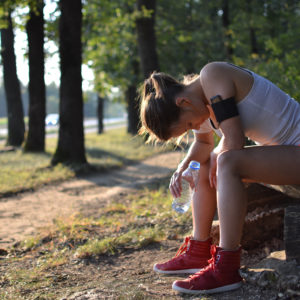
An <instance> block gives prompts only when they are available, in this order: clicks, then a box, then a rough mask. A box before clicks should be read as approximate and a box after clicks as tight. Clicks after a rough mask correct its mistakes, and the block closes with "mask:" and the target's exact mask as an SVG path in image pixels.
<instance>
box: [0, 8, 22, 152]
mask: <svg viewBox="0 0 300 300" xmlns="http://www.w3.org/2000/svg"><path fill="white" fill-rule="evenodd" d="M6 21H7V24H8V27H7V28H5V29H1V45H2V46H1V47H2V49H1V57H2V64H3V79H4V89H5V94H6V103H7V118H8V137H7V145H11V146H17V147H18V146H21V145H22V143H23V141H24V133H25V124H24V112H23V104H22V98H21V90H20V82H19V79H18V76H17V66H16V55H15V51H14V33H13V25H12V19H11V14H10V12H9V13H8V15H7V18H6Z"/></svg>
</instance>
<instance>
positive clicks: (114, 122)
mask: <svg viewBox="0 0 300 300" xmlns="http://www.w3.org/2000/svg"><path fill="white" fill-rule="evenodd" d="M97 126H98V124H97V119H87V120H85V121H84V132H85V133H90V132H96V131H97ZM124 126H126V119H123V118H112V119H104V130H110V129H114V128H121V127H124ZM57 132H58V126H57V125H55V126H53V125H52V126H51V125H50V126H49V125H48V126H46V134H47V137H55V136H56V135H57ZM6 136H7V128H0V143H4V142H5V137H6ZM1 138H2V139H1ZM3 138H4V139H3Z"/></svg>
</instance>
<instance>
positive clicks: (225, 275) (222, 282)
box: [172, 246, 243, 295]
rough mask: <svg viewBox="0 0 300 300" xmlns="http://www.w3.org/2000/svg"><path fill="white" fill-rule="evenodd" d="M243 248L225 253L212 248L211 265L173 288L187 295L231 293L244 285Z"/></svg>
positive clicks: (176, 282)
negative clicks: (241, 267)
mask: <svg viewBox="0 0 300 300" xmlns="http://www.w3.org/2000/svg"><path fill="white" fill-rule="evenodd" d="M240 252H241V248H239V249H238V250H236V251H225V250H222V248H219V247H216V246H212V249H211V254H212V258H211V260H210V264H209V265H208V266H207V267H206V268H205V269H203V270H201V271H200V272H198V273H196V274H195V275H193V276H190V277H189V278H188V279H185V280H177V281H175V282H174V283H173V285H172V288H173V290H176V291H178V292H181V293H187V294H194V295H196V294H213V293H219V292H225V291H230V290H234V289H237V288H239V287H240V286H241V285H242V281H243V279H242V277H241V276H240V274H239V268H240Z"/></svg>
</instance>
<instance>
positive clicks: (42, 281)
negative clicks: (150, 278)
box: [0, 129, 191, 300]
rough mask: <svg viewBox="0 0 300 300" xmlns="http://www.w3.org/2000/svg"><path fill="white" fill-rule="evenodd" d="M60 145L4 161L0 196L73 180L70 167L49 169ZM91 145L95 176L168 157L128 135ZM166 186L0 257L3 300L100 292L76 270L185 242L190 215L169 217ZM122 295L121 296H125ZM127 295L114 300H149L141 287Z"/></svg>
mask: <svg viewBox="0 0 300 300" xmlns="http://www.w3.org/2000/svg"><path fill="white" fill-rule="evenodd" d="M56 143H57V140H56V139H55V138H52V139H47V151H46V153H44V154H28V153H23V152H22V151H21V150H17V151H15V152H7V153H1V154H0V163H1V166H2V168H1V170H0V178H1V181H0V194H5V193H14V192H17V191H21V190H24V189H29V188H32V189H35V188H37V187H38V186H40V185H42V184H45V183H53V182H57V181H61V180H67V179H69V178H72V177H75V176H76V172H75V171H74V170H73V169H71V168H68V167H66V166H64V165H58V166H56V167H54V168H53V167H50V166H49V165H50V160H51V156H52V154H53V152H54V150H55V147H56ZM85 143H86V153H87V159H88V161H89V163H90V164H91V165H92V166H93V168H94V169H96V170H106V169H108V168H119V167H122V166H124V165H126V164H130V163H133V162H135V161H138V160H142V159H144V158H146V157H149V156H152V155H154V154H157V153H159V152H162V151H166V150H168V149H167V148H165V147H152V146H150V145H145V144H144V141H143V140H142V139H141V138H139V137H131V136H130V135H128V134H127V133H126V132H125V129H121V130H120V129H116V130H111V131H108V132H107V133H105V134H102V135H96V134H88V135H86V141H85ZM168 181H169V179H168V178H166V179H165V180H161V181H160V182H159V183H153V184H152V185H151V186H148V187H145V188H144V189H143V190H138V191H134V192H133V193H132V194H126V195H123V196H122V197H120V198H119V199H118V201H117V200H116V201H114V202H109V203H107V205H106V206H105V208H103V209H101V211H98V212H95V213H94V215H93V216H91V215H89V216H84V215H80V214H75V215H72V216H70V217H68V218H64V219H62V218H57V219H56V220H54V222H53V225H51V226H49V227H47V228H44V229H41V230H40V231H39V232H38V233H36V234H35V235H33V236H29V237H27V238H26V239H24V240H23V241H21V242H20V243H17V244H16V245H15V246H14V247H13V248H11V249H8V252H9V254H8V255H7V256H6V257H3V256H2V257H1V256H0V300H4V299H5V300H9V299H14V300H15V299H61V298H62V297H64V296H65V295H66V294H69V293H71V292H72V291H74V292H76V291H82V290H85V289H87V288H88V287H89V286H91V287H93V286H97V285H98V282H97V281H95V282H94V281H93V278H92V277H91V278H86V277H83V278H78V277H76V276H77V275H76V274H77V269H76V267H74V264H75V266H76V265H77V264H80V265H81V262H84V261H101V257H107V256H116V255H119V254H121V253H122V252H125V251H128V250H131V251H137V250H139V249H142V248H145V247H146V246H147V245H149V244H152V243H157V242H160V241H163V240H165V239H167V238H170V237H171V238H177V237H180V238H181V237H182V236H184V235H185V234H187V233H188V232H189V231H190V229H191V215H190V214H185V215H180V216H179V215H177V214H175V213H174V212H173V211H172V210H171V201H172V198H171V196H170V193H169V191H168ZM74 261H75V263H74ZM94 280H97V278H95V279H94ZM75 283H76V284H75ZM116 293H117V295H120V290H119V291H116ZM124 294H126V295H127V296H128V295H130V296H129V298H128V297H127V296H126V297H125V296H124V297H123V296H120V297H119V298H118V297H117V298H116V299H147V295H145V293H144V292H143V291H141V290H140V289H137V288H136V287H132V288H131V287H128V288H126V290H124Z"/></svg>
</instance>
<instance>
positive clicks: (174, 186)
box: [169, 168, 195, 198]
mask: <svg viewBox="0 0 300 300" xmlns="http://www.w3.org/2000/svg"><path fill="white" fill-rule="evenodd" d="M186 170H187V169H186ZM182 179H184V180H185V181H187V182H188V183H189V185H190V187H191V189H194V188H195V183H194V179H193V177H192V176H191V174H190V173H189V172H185V170H183V169H181V168H180V169H177V170H176V172H175V173H174V174H173V176H172V177H171V181H170V185H169V189H170V191H171V193H172V195H173V197H174V198H178V197H180V195H181V191H182Z"/></svg>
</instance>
